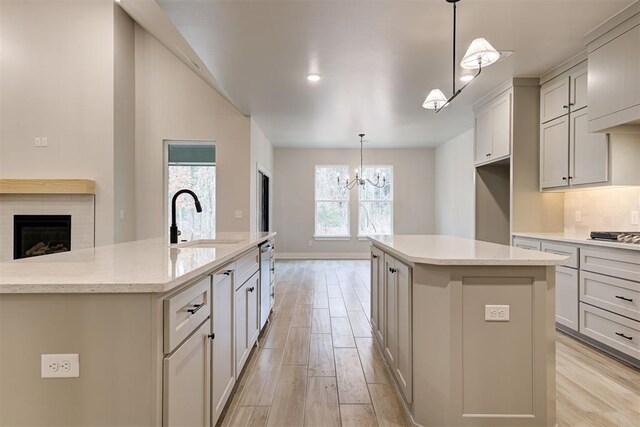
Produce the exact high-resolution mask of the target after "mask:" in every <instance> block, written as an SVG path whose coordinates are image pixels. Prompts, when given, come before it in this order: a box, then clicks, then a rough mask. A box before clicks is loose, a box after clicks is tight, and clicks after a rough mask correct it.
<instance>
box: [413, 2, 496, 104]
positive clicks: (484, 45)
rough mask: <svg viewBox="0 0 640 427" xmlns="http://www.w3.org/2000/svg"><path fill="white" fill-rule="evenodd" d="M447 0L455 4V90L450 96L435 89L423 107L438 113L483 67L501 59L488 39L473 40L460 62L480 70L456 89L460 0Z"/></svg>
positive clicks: (464, 66) (466, 66) (462, 64)
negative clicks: (458, 3) (457, 24)
mask: <svg viewBox="0 0 640 427" xmlns="http://www.w3.org/2000/svg"><path fill="white" fill-rule="evenodd" d="M446 1H447V3H452V4H453V70H452V72H453V92H452V95H451V96H450V97H449V98H447V97H446V96H445V95H444V93H442V91H441V90H440V89H433V90H432V91H431V92H429V95H427V99H425V100H424V103H423V104H422V107H423V108H426V109H428V110H435V112H436V113H437V112H439V111H440V110H442V109H443V108H444V107H446V106H447V105H449V104H450V103H451V101H453V100H454V98H455V97H456V96H458V95H460V92H462V90H463V89H464V88H465V87H467V85H469V83H471V82H472V81H473V80H474V79H475V78H476V77H478V76H479V75H480V73H481V72H482V67H488V66H489V65H491V64H493V63H494V62H496V61H497V60H498V59H500V52H498V51H497V50H495V49H494V47H493V46H491V43H489V42H488V41H487V40H486V39H483V38H478V39H475V40H474V41H472V42H471V45H470V46H469V49H467V53H465V55H464V58H462V62H460V66H461V67H462V68H464V69H466V70H478V72H477V73H476V74H475V75H474V76H473V77H471V79H470V80H469V81H468V82H467V84H465V85H464V86H462V87H461V88H460V89H458V90H456V3H457V2H459V1H460V0H446Z"/></svg>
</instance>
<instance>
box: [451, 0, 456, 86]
mask: <svg viewBox="0 0 640 427" xmlns="http://www.w3.org/2000/svg"><path fill="white" fill-rule="evenodd" d="M451 63H452V70H453V79H452V81H453V91H452V92H451V93H456V4H455V3H453V60H452V61H451Z"/></svg>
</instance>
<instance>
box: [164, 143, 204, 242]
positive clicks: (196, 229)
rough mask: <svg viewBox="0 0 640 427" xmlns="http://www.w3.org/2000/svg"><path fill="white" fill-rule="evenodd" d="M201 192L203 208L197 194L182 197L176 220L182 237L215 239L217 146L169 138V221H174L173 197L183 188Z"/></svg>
mask: <svg viewBox="0 0 640 427" xmlns="http://www.w3.org/2000/svg"><path fill="white" fill-rule="evenodd" d="M184 188H186V189H189V190H192V191H193V192H194V193H196V195H197V196H198V200H200V204H201V205H202V212H201V213H198V212H196V209H195V205H194V203H193V198H192V197H191V196H189V195H188V194H183V195H181V196H180V197H178V200H177V202H176V223H177V224H178V229H179V230H180V236H179V237H178V239H179V240H194V239H211V238H214V237H215V233H216V147H215V145H213V144H211V143H194V142H173V141H172V142H169V143H168V144H167V187H166V189H167V223H166V224H165V233H168V231H169V225H171V199H172V198H173V195H174V194H175V193H176V192H177V191H178V190H182V189H184Z"/></svg>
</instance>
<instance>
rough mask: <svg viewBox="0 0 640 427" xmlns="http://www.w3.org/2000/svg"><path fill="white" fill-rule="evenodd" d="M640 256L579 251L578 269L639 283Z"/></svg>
mask: <svg viewBox="0 0 640 427" xmlns="http://www.w3.org/2000/svg"><path fill="white" fill-rule="evenodd" d="M639 255H640V254H639V253H638V252H635V251H616V250H606V249H590V248H586V249H581V250H580V268H581V269H582V270H586V271H591V272H594V273H600V274H605V275H607V276H614V277H619V278H622V279H627V280H634V281H636V282H640V256H639Z"/></svg>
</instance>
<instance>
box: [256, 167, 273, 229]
mask: <svg viewBox="0 0 640 427" xmlns="http://www.w3.org/2000/svg"><path fill="white" fill-rule="evenodd" d="M269 197H270V194H269V177H268V176H267V175H265V174H264V173H263V172H262V171H258V231H263V232H264V231H269Z"/></svg>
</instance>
